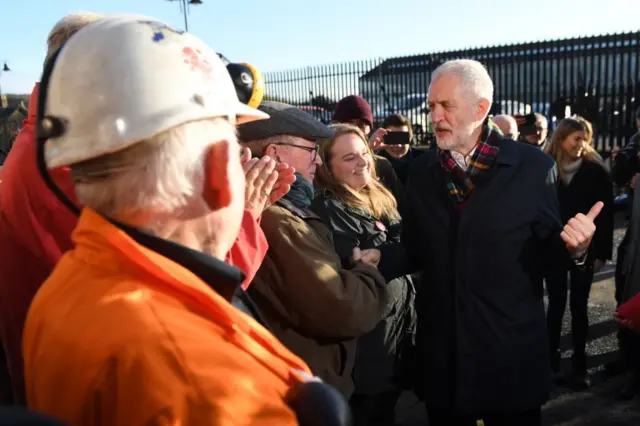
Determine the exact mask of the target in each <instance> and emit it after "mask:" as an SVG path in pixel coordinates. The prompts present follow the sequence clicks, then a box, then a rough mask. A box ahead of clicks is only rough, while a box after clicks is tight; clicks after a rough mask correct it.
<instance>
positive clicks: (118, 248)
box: [23, 208, 310, 426]
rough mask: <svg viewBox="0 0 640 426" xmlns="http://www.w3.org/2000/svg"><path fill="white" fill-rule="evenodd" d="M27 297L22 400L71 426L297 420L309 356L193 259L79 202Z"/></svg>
mask: <svg viewBox="0 0 640 426" xmlns="http://www.w3.org/2000/svg"><path fill="white" fill-rule="evenodd" d="M73 239H74V242H75V244H76V247H75V248H74V249H73V250H71V251H70V252H68V253H67V254H65V255H64V256H63V258H62V259H61V260H60V263H59V264H58V265H57V266H56V268H55V270H54V271H53V273H52V274H51V276H50V277H49V279H48V280H47V281H46V282H45V283H44V284H43V286H42V287H41V288H40V290H39V291H38V293H37V294H36V297H35V299H34V301H33V304H32V305H31V308H30V309H29V313H28V316H27V322H26V325H25V330H24V336H23V352H24V362H25V383H26V390H27V401H28V404H29V407H30V408H32V409H34V410H38V411H40V412H43V413H46V414H49V415H52V416H55V417H58V418H60V419H61V420H64V421H66V422H68V423H69V424H70V425H71V426H91V425H101V426H108V425H113V426H124V425H127V426H137V425H140V426H142V425H152V424H153V425H155V424H158V425H159V424H162V425H176V426H177V425H185V426H186V425H198V426H208V425H270V426H271V425H293V424H297V422H296V417H295V414H294V413H293V411H292V410H291V409H290V408H289V407H288V406H287V404H286V403H285V395H286V394H287V392H288V391H289V390H290V389H291V388H292V387H293V386H295V385H296V384H297V383H299V382H300V381H301V380H302V378H301V376H300V375H299V374H298V373H297V372H296V371H301V372H303V375H304V374H310V372H309V369H308V367H307V366H306V365H305V363H304V362H303V361H302V360H300V359H299V358H298V357H296V356H295V355H293V354H292V353H291V352H290V351H289V350H287V349H286V348H285V347H284V346H283V345H282V344H281V343H280V342H279V341H278V340H277V339H276V338H275V337H274V336H272V335H271V334H270V333H269V332H268V331H267V330H266V329H264V328H263V327H262V326H261V325H259V324H258V323H257V322H256V321H254V320H253V319H252V318H250V317H248V316H247V315H245V314H243V313H242V312H240V311H238V310H236V309H235V308H233V307H232V306H231V305H230V304H229V303H228V302H227V301H226V300H225V299H223V298H222V297H221V296H220V295H218V294H217V293H216V292H215V291H213V290H212V288H211V287H209V286H208V285H207V284H206V283H205V282H203V281H202V280H200V279H199V278H198V277H197V276H196V275H194V274H193V273H192V272H191V271H189V270H188V269H186V268H184V267H183V266H181V265H179V264H177V263H176V262H174V261H172V260H170V259H168V258H166V257H163V256H161V255H160V254H158V253H156V252H154V251H152V250H150V249H148V248H145V247H143V246H141V245H140V244H138V243H136V242H135V241H134V240H133V239H132V238H131V237H129V236H128V235H127V234H126V233H125V232H124V231H122V230H121V229H120V228H118V227H116V226H115V225H113V224H111V223H110V222H109V221H107V220H106V219H104V218H103V217H101V216H100V215H99V214H97V213H96V212H94V211H92V210H90V209H86V208H85V209H84V210H83V213H82V215H81V217H80V221H79V223H78V227H77V228H76V230H75V231H74V234H73Z"/></svg>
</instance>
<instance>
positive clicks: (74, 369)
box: [0, 14, 640, 426]
mask: <svg viewBox="0 0 640 426" xmlns="http://www.w3.org/2000/svg"><path fill="white" fill-rule="evenodd" d="M87 93H93V94H94V96H87ZM493 98H494V86H493V83H492V80H491V78H490V76H489V74H488V73H487V71H486V69H485V68H484V66H483V65H482V64H481V63H479V62H477V61H474V60H468V59H461V60H453V61H448V62H445V63H444V64H442V65H441V66H440V67H438V69H437V70H435V72H434V73H433V75H432V78H431V82H430V86H429V94H428V103H429V116H430V119H431V121H432V123H433V128H434V133H435V136H436V140H437V148H435V149H428V150H422V149H418V148H417V147H415V146H413V145H412V144H411V143H410V142H411V139H412V135H411V129H412V126H411V123H410V122H409V121H408V120H407V118H406V117H403V116H402V115H399V114H393V115H391V116H389V117H387V118H386V119H385V120H384V122H383V124H382V126H381V127H380V128H378V129H374V122H373V114H372V112H371V108H370V106H369V104H368V103H367V101H366V100H365V99H363V98H362V97H360V96H356V95H353V96H348V97H346V98H344V99H342V100H341V101H340V102H339V103H338V104H337V107H336V109H335V111H334V113H333V118H332V123H331V125H325V124H322V123H321V122H319V121H318V120H316V119H314V118H313V117H311V116H310V115H308V114H307V113H305V112H304V111H302V110H300V109H299V108H297V107H295V106H292V105H288V104H284V103H279V102H268V101H263V102H261V103H260V104H259V105H258V106H257V107H253V106H250V105H248V104H246V103H243V102H241V101H240V100H239V99H238V96H237V94H236V89H235V87H234V82H233V80H232V78H231V77H230V75H229V73H228V71H227V68H226V66H225V64H224V63H223V61H222V60H221V59H220V57H219V55H217V54H216V52H215V51H214V50H213V49H211V48H210V47H209V46H207V45H206V44H205V43H204V42H203V41H202V40H200V39H198V38H197V37H195V36H193V35H191V34H189V33H183V32H181V31H177V30H174V29H172V28H170V27H169V26H167V25H165V24H163V23H161V22H157V21H156V20H153V19H151V18H146V17H140V16H129V15H113V16H107V15H98V14H72V15H69V16H67V17H65V18H63V19H62V20H61V21H60V22H59V23H58V24H57V25H56V26H55V27H54V28H53V30H52V31H51V33H50V35H49V38H48V53H47V58H46V61H45V66H44V69H43V74H42V79H41V81H40V82H39V83H37V84H36V85H35V87H34V90H33V93H32V95H31V100H30V102H29V117H28V119H27V120H26V122H25V124H24V126H23V128H22V130H21V132H20V135H19V136H18V139H17V140H16V142H15V144H14V147H13V149H12V151H11V152H10V153H9V156H8V158H7V160H6V162H5V164H4V166H3V168H2V170H1V171H0V183H1V184H0V276H1V278H0V303H1V305H0V339H1V341H2V346H3V348H4V354H5V357H6V366H7V371H8V376H9V377H8V379H9V383H10V384H11V391H10V392H6V394H5V395H4V396H5V399H6V401H4V402H5V403H8V402H9V400H10V402H11V403H12V404H13V405H14V406H15V407H18V408H15V407H14V408H12V409H10V410H11V411H9V409H6V411H2V410H1V409H0V423H1V419H2V416H14V417H13V419H14V422H16V423H13V424H18V423H17V422H18V421H22V422H25V423H21V424H34V425H35V424H52V425H53V424H66V425H69V426H91V425H214V424H215V425H275V424H278V425H289V424H291V425H293V424H300V425H303V426H306V425H346V424H353V425H356V426H375V425H387V426H388V425H394V424H395V411H396V404H397V402H398V399H399V397H400V395H401V393H402V392H403V391H411V392H414V393H415V394H416V396H417V397H418V398H419V399H420V400H421V401H422V402H423V403H424V405H425V406H426V409H427V413H428V417H429V425H430V426H441V425H442V426H456V425H460V426H466V425H476V423H477V422H478V421H480V420H482V421H483V423H484V425H485V426H507V425H509V426H513V425H518V426H528V425H531V426H539V425H540V424H541V407H542V405H543V404H544V403H545V402H546V401H547V399H548V396H549V392H550V387H551V383H552V381H553V380H556V382H557V383H558V384H560V385H562V386H566V387H569V388H572V389H576V390H579V389H584V388H586V387H588V386H589V378H588V375H587V353H586V342H587V337H588V325H589V324H588V316H587V314H588V312H587V303H588V298H589V292H590V289H591V284H592V281H593V275H594V273H596V272H598V271H599V270H600V269H601V268H602V267H603V266H604V265H605V263H606V262H607V261H609V260H610V259H611V258H612V251H613V214H614V208H613V188H612V178H611V177H610V174H609V172H608V170H607V168H606V167H605V165H604V164H603V161H602V158H601V157H600V156H599V154H598V153H597V152H596V150H595V149H594V148H593V145H592V140H593V137H594V135H593V129H592V128H591V124H590V123H589V122H588V121H586V120H584V119H583V118H580V117H572V118H565V119H563V120H562V121H560V122H559V123H558V125H557V127H556V128H555V130H554V132H553V133H552V135H551V136H550V137H548V135H547V133H548V130H547V120H546V118H545V117H544V116H542V115H540V114H531V115H529V116H514V117H511V116H506V115H501V116H496V117H490V116H489V111H490V109H491V106H492V102H493ZM638 118H639V123H638V124H639V127H640V114H639V117H638ZM523 128H528V129H529V130H528V131H525V132H524V134H519V133H522V132H521V130H522V129H523ZM531 129H533V130H531ZM396 138H397V139H396ZM399 141H401V142H402V143H399ZM625 155H626V154H624V152H622V151H620V153H618V156H622V157H625ZM635 155H636V162H637V150H636V152H635ZM622 157H621V158H622ZM625 158H626V157H625ZM620 173H621V174H623V172H620ZM624 174H625V176H626V175H628V174H629V173H628V172H624ZM632 174H633V173H632ZM629 179H631V178H630V177H629ZM634 213H636V212H635V211H634ZM638 216H640V213H638ZM635 217H636V216H635V215H634V218H635ZM638 220H640V219H637V218H636V221H638ZM632 222H633V220H632ZM633 223H635V222H633ZM637 232H639V231H638V227H637V223H636V225H635V226H632V227H631V228H630V231H629V237H628V240H629V241H630V243H629V247H630V249H632V250H635V248H636V246H637V241H638V240H639V237H638V235H636V233H637ZM633 253H634V252H633ZM636 257H637V256H635V255H631V258H632V259H633V260H631V261H629V262H628V263H629V265H628V267H627V269H625V270H624V278H621V279H622V280H623V281H624V280H626V282H631V281H633V280H631V281H630V278H629V277H632V276H634V274H637V273H638V269H637V268H636V269H634V266H635V258H636ZM568 276H570V280H568ZM569 283H570V285H569ZM545 284H546V289H547V294H548V298H549V306H548V311H547V312H546V315H545V306H544V302H543V296H544V287H545ZM569 287H570V290H569ZM635 287H638V285H637V284H635V281H634V283H633V285H629V284H622V286H621V290H620V291H619V293H620V294H621V296H620V302H621V303H622V302H623V301H627V300H633V299H634V296H635V292H634V290H633V289H634V288H635ZM638 290H640V289H638ZM622 294H624V297H623V296H622ZM567 298H568V299H569V300H570V303H569V305H570V309H571V314H572V337H573V359H572V361H573V362H572V366H573V368H572V369H571V371H568V372H561V371H560V362H559V361H560V348H559V341H560V332H561V330H560V329H561V323H562V318H563V315H564V310H565V305H566V301H567ZM619 320H620V322H621V325H622V332H621V335H622V336H623V337H621V346H622V345H623V343H622V342H623V341H624V342H625V343H628V342H631V345H633V344H634V343H635V337H636V336H635V332H633V331H631V329H632V328H633V327H634V326H635V325H634V323H633V322H632V321H630V320H629V319H628V318H626V317H624V318H623V317H622V316H621V317H619ZM635 345H636V346H637V343H635ZM636 351H637V349H636ZM623 353H624V354H625V356H626V357H625V361H624V362H623V361H621V362H620V363H619V364H620V365H621V367H620V368H619V369H624V368H629V366H631V365H635V368H636V369H637V371H638V372H639V373H638V379H640V369H638V368H637V367H638V365H637V361H636V363H635V364H633V360H634V355H633V354H634V353H637V352H623ZM629 354H631V355H629ZM635 359H637V356H636V358H635ZM19 407H26V408H28V409H29V411H26V410H22V409H21V408H19ZM38 415H42V417H41V418H40V420H39V421H40V423H37V422H38V420H35V416H38ZM20 416H22V417H25V418H26V416H31V417H30V419H27V420H17V419H18V418H19V417H20ZM45 416H50V417H45ZM5 418H8V417H5ZM26 422H31V423H26ZM47 422H48V423H47Z"/></svg>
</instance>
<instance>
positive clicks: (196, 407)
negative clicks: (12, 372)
mask: <svg viewBox="0 0 640 426" xmlns="http://www.w3.org/2000/svg"><path fill="white" fill-rule="evenodd" d="M53 60H55V67H53V68H52V70H51V71H49V70H50V68H48V67H46V68H45V73H44V75H43V78H42V81H41V85H42V86H41V96H46V100H43V101H42V102H43V105H44V108H43V109H44V111H42V114H39V116H40V122H39V129H40V133H39V137H40V138H41V139H45V138H46V139H47V140H48V141H47V143H46V148H47V150H46V156H45V157H46V164H47V167H48V168H56V167H61V166H69V167H70V168H71V174H72V177H73V180H74V182H75V184H76V192H77V196H78V201H79V202H80V203H82V204H83V205H84V208H83V210H82V214H81V216H80V219H79V222H78V225H77V227H76V229H75V231H74V236H73V238H74V242H75V248H74V249H73V250H71V251H70V252H68V253H67V254H65V255H64V256H63V257H62V259H61V260H60V262H59V263H58V265H57V266H56V268H55V269H54V271H53V273H52V274H51V276H50V277H49V278H48V279H47V281H46V282H45V283H44V284H43V286H42V287H41V288H40V290H39V291H38V293H37V294H36V297H35V298H34V300H33V303H32V305H31V308H30V310H29V313H28V317H27V321H26V325H25V330H24V337H23V342H24V343H23V349H24V351H23V352H24V362H25V382H26V393H27V401H28V404H29V406H30V408H32V409H36V410H39V411H41V412H44V413H46V414H49V415H53V416H56V417H58V418H60V419H62V420H64V421H66V422H68V423H69V424H70V425H71V426H81V425H82V426H91V425H114V426H115V425H118V426H120V425H151V424H172V425H177V424H181V425H231V424H238V425H240V424H244V425H249V424H251V425H276V424H277V425H293V424H298V418H297V415H298V416H299V415H300V414H299V413H298V412H296V411H294V408H292V407H299V406H300V402H299V401H297V403H292V400H295V398H294V397H295V396H300V395H302V394H304V392H297V393H296V392H294V389H298V387H299V386H300V384H301V383H303V382H305V380H307V379H308V378H309V377H310V374H309V373H310V372H309V370H308V368H307V366H306V365H305V363H304V362H302V361H301V360H300V359H299V358H297V357H296V356H295V355H293V354H292V353H291V352H289V351H288V350H287V349H286V348H285V347H284V346H282V345H281V344H280V342H279V341H278V340H277V339H276V338H275V337H273V336H272V335H271V334H270V333H269V332H268V331H267V330H266V329H264V328H263V327H262V326H261V325H260V324H259V323H258V322H257V321H256V320H254V319H253V318H251V317H250V316H249V315H246V314H244V313H242V312H240V311H239V310H237V309H235V308H234V307H233V306H232V305H231V303H230V301H231V299H232V297H233V295H234V293H235V292H236V290H237V288H238V286H239V285H240V283H241V282H242V280H243V274H242V273H241V271H240V270H238V269H236V268H235V267H232V266H230V265H228V264H226V263H224V262H223V261H221V260H220V259H223V258H224V256H225V254H226V253H227V251H228V250H229V249H230V248H231V246H232V245H233V244H234V241H235V240H236V237H237V235H238V230H239V228H240V225H241V220H242V217H243V214H242V213H243V207H244V203H245V175H244V173H243V169H242V165H241V162H240V147H239V145H238V143H237V141H236V134H235V129H234V123H235V122H236V121H240V122H243V121H250V120H255V119H261V118H266V114H263V113H261V112H259V111H257V110H254V109H252V108H249V107H248V106H246V105H244V104H241V103H240V102H239V101H238V98H237V96H236V93H235V90H234V86H233V83H232V81H231V78H230V76H229V74H228V73H227V71H226V69H225V67H224V65H223V64H222V62H221V61H220V59H219V58H218V56H217V55H216V54H215V53H214V52H213V51H212V50H211V49H210V48H209V47H207V46H206V45H205V44H204V43H203V42H202V41H200V40H199V39H197V38H196V37H194V36H192V35H190V34H188V33H181V32H177V31H175V30H173V29H171V28H168V27H167V26H166V25H164V24H161V23H158V22H155V21H153V20H151V19H149V18H140V17H135V16H119V17H111V18H108V19H102V20H99V21H97V22H95V23H93V24H90V25H88V26H87V27H85V28H83V29H82V30H80V31H79V32H78V33H77V34H76V35H75V36H73V37H72V38H71V39H70V40H69V41H68V42H67V44H66V45H65V46H64V47H63V49H62V50H61V52H60V53H59V55H57V56H54V58H53ZM87 93H92V94H93V95H92V96H87ZM203 252H207V253H211V254H213V255H214V256H207V255H204V254H203Z"/></svg>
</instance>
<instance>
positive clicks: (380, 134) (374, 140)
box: [369, 128, 387, 151]
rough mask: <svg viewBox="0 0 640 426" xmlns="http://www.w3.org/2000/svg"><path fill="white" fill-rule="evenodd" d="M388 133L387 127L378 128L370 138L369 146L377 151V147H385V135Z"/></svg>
mask: <svg viewBox="0 0 640 426" xmlns="http://www.w3.org/2000/svg"><path fill="white" fill-rule="evenodd" d="M386 134H387V129H382V128H380V129H378V130H376V131H375V132H373V134H372V135H371V137H370V138H369V147H370V148H371V149H372V150H373V151H375V150H377V149H381V148H384V147H385V145H384V136H385V135H386Z"/></svg>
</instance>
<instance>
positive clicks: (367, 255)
mask: <svg viewBox="0 0 640 426" xmlns="http://www.w3.org/2000/svg"><path fill="white" fill-rule="evenodd" d="M352 257H353V260H354V261H356V262H357V261H360V262H362V263H366V264H367V265H371V266H375V267H376V268H377V267H378V264H379V263H380V250H378V249H367V250H360V249H359V248H358V247H356V248H354V249H353V255H352Z"/></svg>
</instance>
